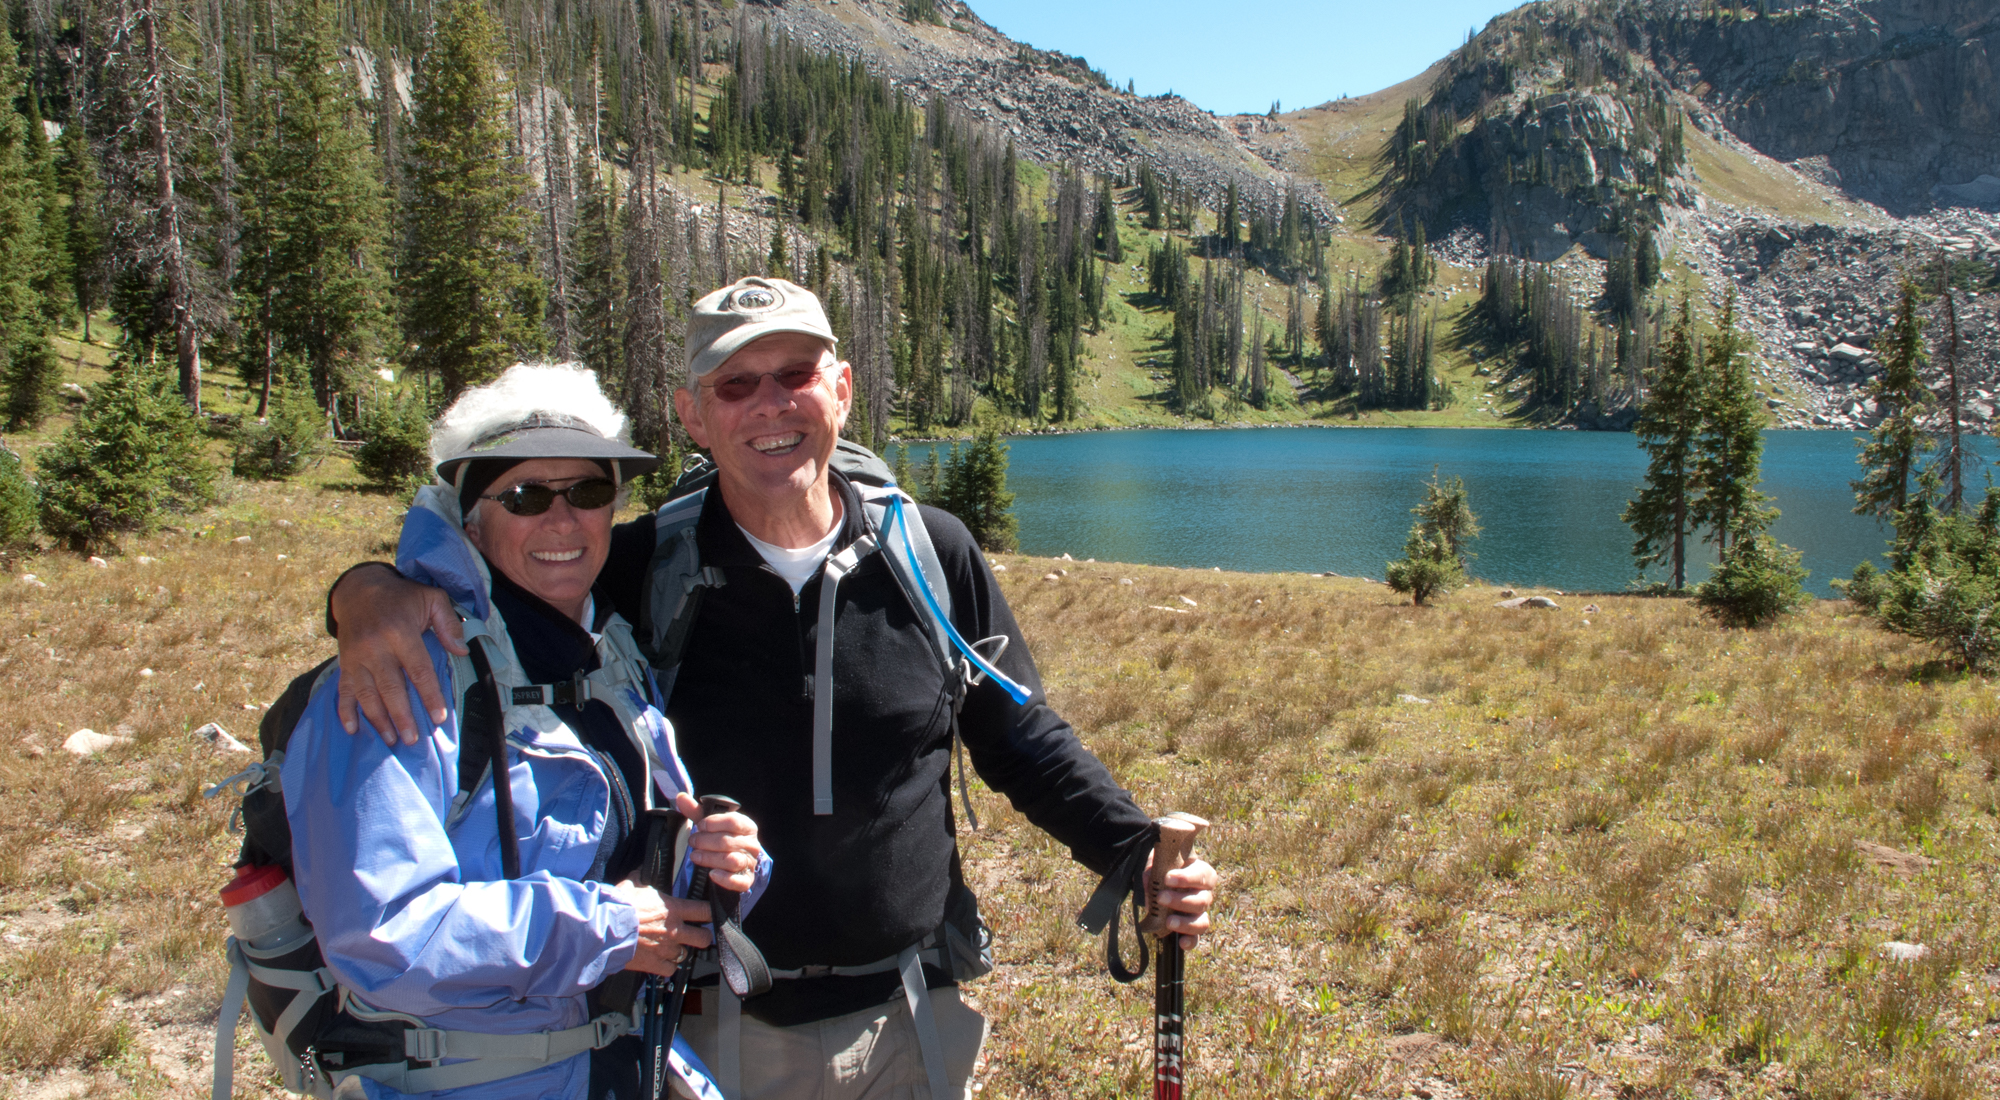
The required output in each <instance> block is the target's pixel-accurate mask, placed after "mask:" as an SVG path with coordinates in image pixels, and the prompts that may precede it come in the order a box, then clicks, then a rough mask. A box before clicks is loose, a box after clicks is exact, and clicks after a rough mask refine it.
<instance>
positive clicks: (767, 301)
mask: <svg viewBox="0 0 2000 1100" xmlns="http://www.w3.org/2000/svg"><path fill="white" fill-rule="evenodd" d="M783 304H784V299H783V298H782V297H780V296H779V294H778V292H777V291H776V290H773V289H772V288H770V287H763V286H751V287H745V288H743V289H742V290H739V291H737V292H736V293H735V294H732V295H730V297H729V308H730V309H732V310H735V311H736V312H737V313H763V312H765V311H766V310H772V309H776V308H778V307H779V306H780V305H783Z"/></svg>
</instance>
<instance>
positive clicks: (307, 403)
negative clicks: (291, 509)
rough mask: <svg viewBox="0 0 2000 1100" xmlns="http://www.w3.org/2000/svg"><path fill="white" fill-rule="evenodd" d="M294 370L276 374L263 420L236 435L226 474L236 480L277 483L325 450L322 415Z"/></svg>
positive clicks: (300, 371) (302, 373)
mask: <svg viewBox="0 0 2000 1100" xmlns="http://www.w3.org/2000/svg"><path fill="white" fill-rule="evenodd" d="M306 373H307V372H306V371H305V370H304V369H302V368H301V367H299V366H293V367H291V369H289V370H283V371H281V372H280V379H279V381H278V383H277V385H276V387H275V388H274V389H273V390H272V392H271V400H270V401H269V402H268V403H267V408H266V410H265V412H266V415H265V416H264V417H263V418H262V419H260V420H257V421H254V422H251V423H246V424H245V425H244V426H243V428H242V430H241V431H240V432H238V433H237V437H236V453H235V455H234V456H233V457H232V458H231V459H230V472H232V473H234V474H235V475H236V476H237V477H251V478H263V479H267V480H273V481H276V480H282V479H284V478H288V477H291V476H292V475H294V474H297V473H300V472H301V471H303V470H305V469H306V468H307V467H309V466H312V465H314V464H316V463H317V462H318V461H319V459H320V456H322V455H324V454H325V453H326V450H327V430H326V413H324V412H322V411H321V410H320V407H319V403H318V401H317V400H315V398H314V396H313V392H312V387H311V386H310V385H308V384H307V382H306V381H305V375H306Z"/></svg>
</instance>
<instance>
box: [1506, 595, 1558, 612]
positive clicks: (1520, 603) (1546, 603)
mask: <svg viewBox="0 0 2000 1100" xmlns="http://www.w3.org/2000/svg"><path fill="white" fill-rule="evenodd" d="M1493 606H1494V607H1504V608H1507V609H1509V610H1514V609H1518V608H1523V607H1532V608H1536V609H1538V610H1542V611H1554V610H1556V609H1557V608H1559V607H1561V606H1562V605H1561V604H1558V603H1556V602H1555V601H1554V600H1552V599H1549V598H1548V597H1547V596H1516V597H1514V598H1513V599H1511V600H1501V601H1500V602H1499V603H1496V604H1494V605H1493Z"/></svg>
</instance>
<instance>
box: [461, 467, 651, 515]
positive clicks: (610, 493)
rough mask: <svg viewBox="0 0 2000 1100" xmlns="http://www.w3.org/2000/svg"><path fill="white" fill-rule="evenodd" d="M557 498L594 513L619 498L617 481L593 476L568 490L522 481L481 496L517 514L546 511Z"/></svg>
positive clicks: (578, 508)
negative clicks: (503, 489) (502, 490)
mask: <svg viewBox="0 0 2000 1100" xmlns="http://www.w3.org/2000/svg"><path fill="white" fill-rule="evenodd" d="M557 497H562V498H563V499H565V500H567V501H569V506H570V507H572V508H574V509H576V510H577V511H579V512H594V511H596V510H597V509H599V508H602V507H604V506H605V505H607V504H610V503H611V502H612V501H614V500H617V499H618V483H617V482H614V481H612V480H611V479H610V478H608V477H592V478H585V479H584V480H582V481H579V482H577V483H576V484H574V485H572V486H570V487H569V488H567V489H551V488H549V487H548V486H546V485H544V484H542V483H541V482H539V481H524V482H522V483H521V484H519V485H516V486H514V487H513V488H512V489H508V490H506V491H504V492H499V493H495V494H493V495H492V496H489V497H482V498H480V499H482V500H497V501H499V502H500V507H502V508H505V509H507V510H508V511H509V512H512V513H514V514H515V515H517V516H539V515H541V514H542V513H543V512H546V511H548V510H549V507H550V506H551V505H553V504H554V503H555V502H556V498H557Z"/></svg>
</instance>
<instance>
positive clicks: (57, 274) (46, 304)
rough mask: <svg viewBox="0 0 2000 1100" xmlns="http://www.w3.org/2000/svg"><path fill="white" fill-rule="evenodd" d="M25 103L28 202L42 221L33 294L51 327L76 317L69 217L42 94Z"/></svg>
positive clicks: (30, 93)
mask: <svg viewBox="0 0 2000 1100" xmlns="http://www.w3.org/2000/svg"><path fill="white" fill-rule="evenodd" d="M22 98H23V99H24V100H25V101H26V102H27V105H28V109H27V112H26V115H25V116H24V121H25V123H26V127H25V133H24V134H23V137H24V138H25V139H26V140H25V141H24V142H23V143H22V147H21V152H22V155H23V160H24V161H25V164H26V168H27V176H28V179H29V181H30V182H31V185H32V188H33V190H32V192H31V197H30V201H32V202H33V203H35V205H36V207H37V208H38V217H37V220H38V221H39V222H40V223H41V227H40V233H39V235H40V237H41V257H40V261H39V263H38V264H37V265H36V268H37V270H36V272H35V278H34V285H35V293H36V294H37V295H38V296H39V297H40V298H41V302H42V306H41V308H42V318H43V320H45V321H47V322H48V323H49V324H50V325H51V326H52V327H53V326H60V325H65V324H68V323H70V322H71V321H73V320H75V318H76V309H75V304H74V302H73V300H72V298H71V295H70V278H71V272H72V268H71V264H70V256H69V233H68V228H69V226H68V220H69V219H68V218H67V217H66V216H65V215H64V213H63V204H62V192H61V189H60V184H59V181H58V177H57V174H56V150H55V149H54V147H52V146H51V145H50V144H49V141H48V132H47V128H46V126H45V125H44V124H43V121H42V111H41V96H40V95H39V94H37V93H36V92H35V90H34V89H33V88H29V89H28V90H27V94H26V95H24V96H23V97H22Z"/></svg>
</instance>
